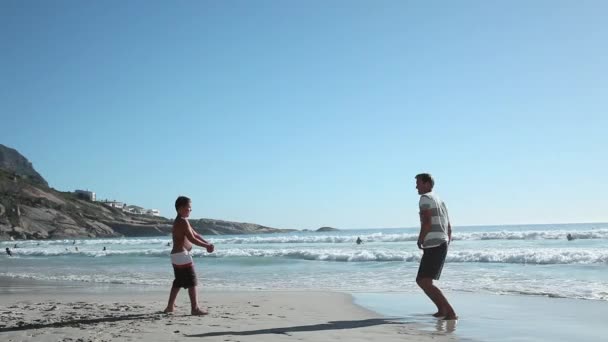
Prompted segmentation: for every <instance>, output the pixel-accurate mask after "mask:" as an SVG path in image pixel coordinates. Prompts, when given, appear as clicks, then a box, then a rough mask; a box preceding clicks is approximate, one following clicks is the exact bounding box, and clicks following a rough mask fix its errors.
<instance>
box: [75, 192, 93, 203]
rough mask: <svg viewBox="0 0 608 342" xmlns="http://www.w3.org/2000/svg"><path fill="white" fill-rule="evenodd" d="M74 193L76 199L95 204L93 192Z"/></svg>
mask: <svg viewBox="0 0 608 342" xmlns="http://www.w3.org/2000/svg"><path fill="white" fill-rule="evenodd" d="M74 193H75V194H76V197H78V198H80V199H83V200H86V201H91V202H95V200H96V199H95V193H94V192H93V191H89V190H76V191H74Z"/></svg>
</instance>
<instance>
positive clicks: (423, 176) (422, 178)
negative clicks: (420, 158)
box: [416, 173, 435, 189]
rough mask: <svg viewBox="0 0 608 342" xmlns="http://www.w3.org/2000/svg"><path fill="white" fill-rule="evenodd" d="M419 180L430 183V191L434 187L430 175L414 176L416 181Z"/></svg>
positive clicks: (433, 181)
mask: <svg viewBox="0 0 608 342" xmlns="http://www.w3.org/2000/svg"><path fill="white" fill-rule="evenodd" d="M419 179H420V180H421V181H422V182H423V183H431V189H432V188H433V187H434V186H435V180H434V179H433V176H431V174H430V173H420V174H417V175H416V180H419Z"/></svg>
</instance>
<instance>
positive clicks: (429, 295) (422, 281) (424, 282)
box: [416, 278, 445, 317]
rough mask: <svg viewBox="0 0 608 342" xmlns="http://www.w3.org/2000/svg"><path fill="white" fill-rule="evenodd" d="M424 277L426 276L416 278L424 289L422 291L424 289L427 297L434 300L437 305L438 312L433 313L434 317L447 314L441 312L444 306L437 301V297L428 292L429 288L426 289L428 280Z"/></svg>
mask: <svg viewBox="0 0 608 342" xmlns="http://www.w3.org/2000/svg"><path fill="white" fill-rule="evenodd" d="M424 279H425V278H416V283H417V284H418V286H419V287H420V288H421V289H422V291H424V293H425V294H426V295H427V297H429V298H430V299H431V300H432V301H433V304H435V306H436V307H437V312H436V313H434V314H433V317H440V316H445V314H444V313H442V312H441V309H442V307H441V305H440V303H439V302H437V299H436V298H435V297H431V294H430V293H429V292H427V290H426V289H427V286H426V282H427V281H426V280H424Z"/></svg>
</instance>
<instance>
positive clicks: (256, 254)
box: [14, 248, 608, 265]
mask: <svg viewBox="0 0 608 342" xmlns="http://www.w3.org/2000/svg"><path fill="white" fill-rule="evenodd" d="M169 254H170V249H168V248H167V249H126V250H107V251H99V250H94V251H91V250H81V251H78V252H76V251H74V250H69V251H65V250H62V249H20V250H18V251H17V252H16V253H15V254H14V257H57V256H63V257H112V256H114V257H117V256H118V257H168V256H169ZM193 255H194V256H195V257H203V258H217V259H227V258H287V259H297V260H310V261H334V262H390V261H403V262H417V261H419V260H420V257H421V252H420V251H418V250H411V251H403V250H394V249H385V248H376V249H375V248H367V249H352V248H281V249H262V248H229V249H218V250H217V251H216V252H215V253H213V254H207V253H204V252H203V251H202V250H199V249H197V250H195V251H194V252H193ZM447 261H448V262H456V263H505V264H537V265H551V264H605V263H608V250H606V249H604V248H601V249H600V248H585V249H583V248H569V249H563V248H538V249H529V248H509V249H480V250H477V249H466V250H456V249H454V250H450V252H449V253H448V256H447Z"/></svg>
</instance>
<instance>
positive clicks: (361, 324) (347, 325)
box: [184, 318, 407, 337]
mask: <svg viewBox="0 0 608 342" xmlns="http://www.w3.org/2000/svg"><path fill="white" fill-rule="evenodd" d="M383 324H400V325H403V324H407V323H405V322H395V321H394V320H391V319H385V318H372V319H363V320H358V321H332V322H328V323H321V324H313V325H299V326H293V327H284V328H271V329H259V330H246V331H217V332H209V333H204V334H197V335H184V336H186V337H212V336H224V335H233V336H249V335H263V334H284V335H287V334H288V333H293V332H301V331H323V330H341V329H355V328H365V327H371V326H374V325H383Z"/></svg>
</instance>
